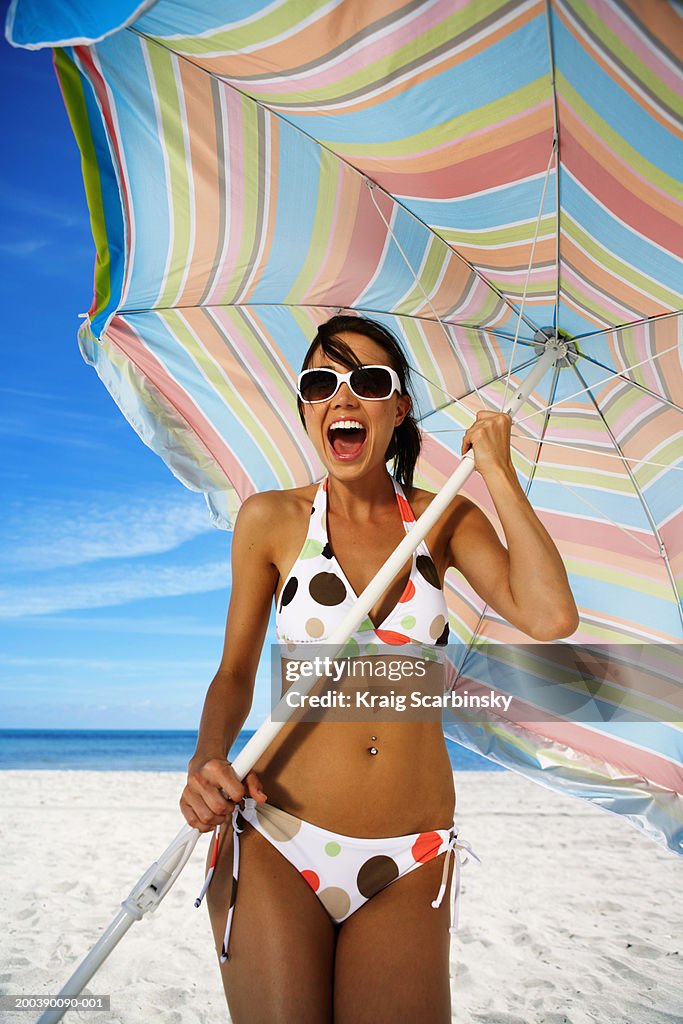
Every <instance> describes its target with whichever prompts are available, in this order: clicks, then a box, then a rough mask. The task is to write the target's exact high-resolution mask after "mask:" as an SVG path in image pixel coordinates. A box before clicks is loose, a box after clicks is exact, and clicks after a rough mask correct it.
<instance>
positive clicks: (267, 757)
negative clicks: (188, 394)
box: [180, 316, 578, 1024]
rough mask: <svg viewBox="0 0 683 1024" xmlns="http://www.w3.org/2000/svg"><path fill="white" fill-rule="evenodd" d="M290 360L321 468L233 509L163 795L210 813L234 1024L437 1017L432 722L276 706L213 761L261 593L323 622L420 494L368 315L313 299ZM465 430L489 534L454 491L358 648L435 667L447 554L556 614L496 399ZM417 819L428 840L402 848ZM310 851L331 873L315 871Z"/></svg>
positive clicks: (443, 791)
mask: <svg viewBox="0 0 683 1024" xmlns="http://www.w3.org/2000/svg"><path fill="white" fill-rule="evenodd" d="M303 367H304V370H305V371H308V372H306V373H302V374H301V376H300V379H299V413H300V416H301V417H302V421H303V423H304V426H305V428H306V431H307V433H308V435H309V437H310V439H311V441H312V443H313V444H314V446H315V448H316V451H317V452H318V455H319V456H320V459H321V461H322V462H323V464H324V465H325V467H326V469H327V476H326V477H325V479H324V480H323V481H321V482H320V483H318V484H310V485H308V486H305V487H298V488H294V489H292V490H288V491H277V492H276V491H271V492H266V493H262V494H255V495H253V496H251V497H250V498H249V499H248V500H247V501H245V502H244V504H243V505H242V507H241V509H240V512H239V515H238V518H237V522H236V524H235V531H234V537H233V543H232V566H233V569H232V580H233V588H232V597H231V601H230V609H229V612H228V620H227V627H226V638H225V650H224V655H223V659H222V662H221V665H220V668H219V670H218V672H217V674H216V676H215V678H214V680H213V682H212V683H211V686H210V687H209V691H208V694H207V697H206V702H205V705H204V711H203V714H202V719H201V725H200V730H199V738H198V743H197V749H196V752H195V754H194V756H193V758H192V760H191V761H190V764H189V770H188V781H187V785H186V787H185V790H184V791H183V794H182V797H181V800H180V805H181V809H182V811H183V814H184V816H185V818H186V820H187V821H188V822H189V824H190V825H192V826H193V827H195V828H198V829H200V830H201V831H204V832H206V831H209V830H212V829H215V828H216V827H217V826H219V825H223V824H224V823H227V822H228V820H229V819H230V817H231V816H232V822H233V826H234V827H233V828H230V827H227V828H221V830H220V837H219V840H217V844H216V848H217V856H216V857H215V871H214V872H213V878H212V881H211V886H210V888H209V890H208V892H209V896H208V904H209V914H210V917H211V923H212V927H213V931H214V936H215V939H216V945H217V949H218V950H219V952H221V953H222V954H223V956H222V958H221V959H222V966H221V971H222V977H223V983H224V987H225V991H226V996H227V1000H228V1005H229V1008H230V1013H231V1015H232V1019H233V1021H234V1022H235V1024H243V1022H248V1024H260V1022H266V1021H267V1022H269V1024H270V1022H273V1021H282V1022H286V1024H290V1022H291V1024H308V1022H310V1024H321V1022H324V1021H334V1022H335V1024H358V1022H360V1021H378V1022H382V1021H392V1022H393V1021H397V1020H406V1021H413V1020H415V1021H418V1020H420V1021H421V1020H429V1021H430V1022H433V1024H437V1022H442V1021H443V1022H445V1021H450V1019H451V1007H450V985H449V938H450V936H449V900H448V898H446V899H445V900H443V899H436V900H435V896H437V893H439V895H440V897H442V896H443V889H444V886H443V885H441V886H440V883H442V881H443V882H444V883H445V884H446V886H450V883H451V877H450V876H451V874H452V872H449V873H448V875H447V877H446V878H444V879H442V874H444V873H445V871H446V870H447V868H448V865H447V858H446V854H447V852H448V850H452V849H453V836H454V831H453V830H452V823H453V814H454V805H455V795H454V789H453V775H452V771H451V767H450V763H449V758H448V754H447V750H446V745H445V740H444V735H443V729H442V726H441V722H440V720H433V721H408V720H406V721H403V722H392V723H385V722H378V721H377V720H376V719H375V723H376V724H374V725H373V724H369V723H368V722H367V721H365V722H355V721H353V722H349V721H346V722H344V723H340V722H339V721H336V722H333V721H320V722H315V723H311V722H301V721H300V722H295V723H288V724H286V725H285V726H283V728H282V730H281V732H280V733H279V734H278V736H277V738H276V740H275V741H274V742H273V743H272V744H271V746H270V747H269V748H268V750H267V751H266V753H265V754H264V755H263V756H262V757H261V758H260V759H259V761H258V762H257V764H256V765H255V766H254V770H253V771H251V772H250V773H249V774H248V776H247V778H246V779H245V780H244V784H243V783H241V782H240V781H239V780H238V779H237V777H236V776H235V774H234V772H233V771H232V769H231V767H230V764H229V762H228V761H227V760H226V753H227V752H228V751H229V750H230V748H231V747H232V745H233V743H234V741H235V739H236V737H237V735H238V733H239V731H240V728H241V727H242V725H243V723H244V721H245V719H246V717H247V715H248V713H249V709H250V707H251V703H252V694H253V685H254V679H255V675H256V669H257V665H258V661H259V656H260V652H261V647H262V644H263V640H264V636H265V632H266V626H267V623H268V617H269V611H270V606H271V600H272V599H273V597H274V598H275V601H276V611H277V632H278V637H279V638H280V639H281V640H286V641H288V642H292V641H294V642H295V643H309V644H310V643H312V642H313V641H315V640H318V641H320V640H324V638H325V637H326V636H328V635H330V632H331V630H332V629H333V628H334V626H335V625H336V624H337V623H338V622H339V621H340V618H341V617H342V616H343V615H344V614H345V612H346V611H347V610H348V607H349V605H350V604H351V603H352V602H353V599H354V595H355V594H359V593H360V592H361V591H362V590H363V589H364V588H365V586H366V585H367V583H368V582H369V581H370V579H371V578H372V577H373V576H374V575H375V574H376V572H377V570H378V569H379V567H380V566H381V565H382V564H383V563H384V561H385V560H386V559H387V557H388V556H389V554H390V553H391V552H392V551H393V550H394V548H395V547H396V545H397V544H398V543H399V542H400V540H401V539H402V537H403V536H404V533H405V531H406V530H407V529H409V528H410V520H411V518H412V515H413V514H414V517H415V518H418V517H419V516H420V515H421V513H422V512H423V511H424V510H425V508H426V507H427V506H428V505H429V503H430V501H431V500H432V498H433V496H434V495H433V494H432V493H431V492H428V491H424V490H421V489H419V488H416V487H413V486H412V475H413V469H414V466H415V461H416V459H417V456H418V454H419V447H420V434H419V430H418V427H417V424H416V422H415V420H414V418H413V416H412V415H411V399H410V397H409V394H408V366H407V363H406V360H405V357H404V355H403V353H402V351H401V348H400V346H399V344H398V342H397V341H396V339H395V338H394V337H393V335H392V334H391V333H390V332H389V331H388V330H387V329H386V328H384V327H383V326H382V325H381V324H378V323H375V322H373V321H370V320H365V319H362V318H357V317H346V316H337V317H334V318H333V319H332V320H330V321H329V322H328V323H326V324H323V325H322V326H321V327H320V329H319V331H318V333H317V335H316V337H315V339H314V340H313V342H312V344H311V347H310V348H309V350H308V352H307V354H306V357H305V359H304V364H303ZM359 367H362V368H369V369H361V370H358V368H359ZM321 370H327V371H328V372H324V373H321V372H320V371H321ZM354 370H355V372H353V371H354ZM329 371H332V372H331V373H330V372H329ZM470 447H471V448H473V450H474V455H475V462H476V468H477V470H478V472H479V473H480V474H481V475H482V477H483V478H484V480H485V482H486V484H487V486H488V489H489V491H490V494H491V497H492V499H493V501H494V504H495V507H496V510H497V512H498V515H499V516H500V520H501V523H502V525H503V528H504V531H505V537H506V540H507V545H508V546H507V549H506V548H505V547H504V546H503V545H502V544H501V543H500V542H499V540H498V537H497V535H496V532H495V531H494V529H493V527H492V525H491V523H490V522H489V520H488V519H487V517H486V516H485V515H484V513H483V512H482V511H481V510H480V509H479V508H478V507H477V506H475V505H474V504H473V503H472V502H470V501H469V500H468V499H467V498H464V497H461V496H458V497H456V499H455V500H454V501H453V503H452V505H451V506H450V508H449V510H448V512H447V513H446V514H445V515H444V516H443V517H442V518H441V520H440V521H439V522H438V523H437V524H436V525H435V526H434V527H433V528H432V530H431V531H430V532H429V534H428V535H427V537H426V544H423V546H421V547H420V548H418V551H417V553H416V554H415V555H414V556H413V558H412V560H411V561H410V562H409V563H408V564H407V565H406V566H405V567H404V570H403V572H402V573H400V574H399V576H398V577H397V578H396V579H395V580H394V582H393V583H392V584H391V586H390V587H389V588H388V590H387V591H386V592H385V593H384V595H383V596H382V598H381V599H380V600H379V601H378V603H377V604H376V605H375V607H374V608H372V609H371V611H370V616H369V620H370V621H369V622H368V621H367V620H366V622H365V624H364V626H365V630H364V631H363V628H362V627H361V630H360V631H357V634H356V635H355V640H356V641H358V642H359V646H360V645H361V643H362V641H366V640H367V639H368V637H370V638H371V639H373V640H375V641H376V642H378V643H382V644H385V645H386V644H389V645H391V644H396V643H398V644H403V643H404V642H405V640H406V639H408V640H410V641H411V642H412V643H417V644H420V645H422V648H421V649H422V650H424V651H425V652H428V651H429V649H430V645H431V651H432V654H431V656H430V657H431V658H432V659H433V657H434V652H435V651H436V652H437V658H436V661H437V663H438V661H439V660H440V658H439V657H438V653H439V651H440V649H441V648H442V647H443V645H444V644H445V643H446V641H447V635H448V626H447V622H448V616H447V610H446V605H445V601H444V598H443V591H442V587H443V577H444V573H445V572H446V569H447V568H448V567H449V566H455V567H456V568H457V569H458V570H459V571H460V572H462V573H463V575H464V576H465V577H466V579H467V580H468V581H469V583H470V584H471V586H472V587H474V589H475V590H476V591H477V593H478V594H479V595H480V596H481V597H482V598H483V600H484V601H486V602H487V604H489V605H490V606H491V607H492V608H494V609H495V610H496V611H497V612H498V613H499V614H500V615H501V616H504V617H505V618H506V619H507V620H508V621H509V622H511V623H512V624H513V625H514V626H516V627H517V628H518V629H520V630H522V631H523V632H524V633H526V634H527V635H529V636H530V637H533V638H534V639H537V640H554V639H557V638H559V637H564V636H568V635H569V634H570V633H572V632H573V631H574V630H575V629H576V627H577V623H578V616H577V612H576V606H575V604H574V600H573V598H572V594H571V591H570V589H569V585H568V582H567V575H566V572H565V570H564V566H563V564H562V561H561V559H560V556H559V554H558V552H557V549H556V548H555V546H554V544H553V542H552V540H551V538H550V537H549V535H548V533H547V532H546V530H545V529H544V527H543V526H542V524H541V523H540V521H539V520H538V518H537V517H536V515H535V513H534V511H533V509H532V508H531V506H530V504H529V502H528V501H527V499H526V497H525V495H524V493H523V491H522V489H521V488H520V486H519V483H518V481H517V477H516V474H515V471H514V469H513V466H512V462H511V459H510V417H509V416H508V415H507V414H504V413H496V412H488V411H485V412H480V413H478V415H477V419H476V422H475V423H474V424H473V425H472V426H471V427H470V428H469V430H467V432H466V433H465V436H464V438H463V444H462V452H463V454H464V453H465V452H466V451H467V450H468V449H469V448H470ZM392 457H395V460H396V461H395V464H394V465H395V479H394V478H392V477H391V476H390V475H389V473H388V471H387V466H386V463H387V460H388V459H390V458H392ZM342 567H343V568H342ZM406 612H409V613H410V614H406ZM444 626H445V628H444ZM389 627H391V628H389ZM401 630H403V631H404V633H405V634H406V635H403V636H401ZM382 649H383V650H384V651H386V649H387V648H386V647H384V648H382ZM396 649H397V650H398V648H396ZM406 649H407V648H406ZM285 689H286V686H283V692H284V690H285ZM369 717H370V719H371V721H372V717H371V716H369ZM266 794H267V796H266ZM243 798H245V799H243ZM266 801H267V803H266ZM240 802H241V807H242V810H241V811H240V812H239V814H238V812H237V811H236V810H235V808H236V806H237V805H239V804H240ZM323 830H325V831H323ZM234 834H236V835H237V836H238V844H237V845H238V851H239V890H238V891H239V898H236V894H237V886H236V885H235V886H233V884H232V879H233V852H234V846H233V844H234V842H235V840H234V838H233V835H234ZM425 836H429V837H431V838H432V840H433V845H432V847H431V849H430V850H429V851H427V852H426V853H423V855H420V854H419V853H416V852H415V851H416V850H417V849H420V848H421V846H420V844H421V843H423V841H424V839H425ZM349 837H352V838H349ZM209 856H211V851H210V853H209ZM307 858H310V865H309V867H308V868H306V867H305V865H306V864H307V863H308V861H307ZM316 858H317V859H316ZM354 858H355V859H354ZM359 858H360V861H359ZM450 859H451V860H452V858H450ZM332 860H334V870H336V871H337V872H338V874H337V876H334V875H332V876H330V877H332V878H333V879H334V878H342V879H343V881H342V883H341V884H332V885H330V884H329V880H328V881H327V882H326V881H325V879H324V877H323V873H324V872H325V871H326V870H327V867H328V865H330V864H331V862H332ZM359 862H363V866H364V867H365V865H366V864H367V863H369V862H371V866H372V867H373V868H376V867H377V866H379V867H380V868H382V869H384V868H386V866H387V865H388V864H390V867H391V870H390V871H389V873H388V875H387V876H386V877H385V878H384V879H383V880H382V879H381V880H380V883H379V884H378V883H377V879H376V878H374V879H373V878H370V879H368V878H367V877H366V876H365V875H363V873H362V871H361V870H358V871H356V869H357V867H358V864H359ZM340 872H341V874H340ZM380 875H381V871H380ZM209 877H211V876H210V875H209ZM388 883H390V884H388ZM359 890H360V891H359ZM229 906H230V913H228V908H229ZM233 910H234V913H233ZM233 917H234V921H233V920H232V919H233ZM226 920H227V924H228V927H227V929H226ZM226 930H227V931H228V932H229V938H227V939H226ZM224 943H225V945H229V949H225V948H224ZM226 955H228V956H229V958H228V959H226V958H225V957H226Z"/></svg>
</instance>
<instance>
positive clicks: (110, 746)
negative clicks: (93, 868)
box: [0, 729, 505, 772]
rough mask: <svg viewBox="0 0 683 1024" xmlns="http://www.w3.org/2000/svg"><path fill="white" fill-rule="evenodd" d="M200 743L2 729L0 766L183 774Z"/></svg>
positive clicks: (469, 761) (175, 734) (235, 750)
mask: <svg viewBox="0 0 683 1024" xmlns="http://www.w3.org/2000/svg"><path fill="white" fill-rule="evenodd" d="M253 735H254V730H253V729H251V730H250V729H244V730H243V731H242V732H241V733H240V734H239V736H238V737H237V740H236V741H235V743H234V745H233V747H232V750H231V751H230V754H229V757H230V760H233V759H234V758H235V757H236V756H237V754H239V752H240V750H242V748H243V747H244V745H245V744H246V742H247V741H248V740H249V739H251V737H252V736H253ZM196 741H197V733H196V732H194V731H192V730H187V731H184V730H176V729H173V730H150V731H145V730H137V729H111V730H99V729H0V769H1V768H23V769H35V768H44V769H52V770H56V769H57V770H59V769H62V768H81V769H86V768H87V769H88V770H90V771H142V772H184V771H186V769H187V762H188V761H189V759H190V757H191V756H192V754H193V753H194V748H195V743H196ZM446 743H447V746H448V752H449V755H450V759H451V764H452V765H453V769H454V770H457V771H504V770H505V769H502V768H499V767H498V766H497V765H495V764H493V762H491V761H487V760H486V758H483V757H480V756H479V755H478V754H474V753H472V751H471V750H467V749H466V748H465V747H461V746H459V744H457V743H452V742H451V741H450V740H447V741H446Z"/></svg>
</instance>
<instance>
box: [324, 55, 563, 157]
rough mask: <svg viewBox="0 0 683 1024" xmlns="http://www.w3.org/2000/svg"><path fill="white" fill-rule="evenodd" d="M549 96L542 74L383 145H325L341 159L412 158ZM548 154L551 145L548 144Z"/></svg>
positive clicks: (491, 123)
mask: <svg viewBox="0 0 683 1024" xmlns="http://www.w3.org/2000/svg"><path fill="white" fill-rule="evenodd" d="M549 93H550V77H549V75H542V76H541V77H540V78H537V79H536V80H535V81H534V82H531V83H530V84H529V85H525V86H523V87H522V88H521V89H517V90H516V91H515V92H511V93H508V94H507V95H506V96H503V97H501V98H500V99H497V100H494V101H493V102H492V103H487V104H485V105H484V106H483V107H478V108H477V109H476V110H471V111H467V112H466V113H465V114H461V115H459V116H458V117H453V118H451V119H450V120H448V121H444V122H442V123H441V124H438V125H430V127H429V128H426V129H425V130H424V131H422V132H417V133H416V134H415V135H407V136H405V137H404V138H401V139H396V140H392V141H391V142H384V143H382V142H365V143H363V142H354V143H346V142H336V141H331V140H328V143H327V144H328V145H330V146H333V147H334V150H335V152H336V153H339V154H340V156H348V157H355V158H359V157H367V158H369V159H375V160H379V159H386V158H388V157H402V156H409V157H414V155H415V154H416V153H421V152H424V151H426V150H428V149H432V148H433V147H436V146H444V145H448V144H452V143H453V140H454V139H459V138H462V137H463V136H464V135H467V134H469V133H470V132H474V131H475V130H479V131H480V130H481V129H482V128H484V127H486V126H488V127H490V128H492V129H493V128H495V126H496V125H498V124H500V122H501V121H506V120H507V119H508V118H510V117H513V116H515V115H516V116H519V112H520V110H527V109H528V108H530V107H532V106H535V105H536V104H538V103H540V102H541V101H542V100H547V98H548V96H549ZM333 123H334V122H333ZM473 155H477V154H473ZM548 155H550V143H548ZM490 158H491V159H492V160H495V159H496V156H495V153H491V154H490Z"/></svg>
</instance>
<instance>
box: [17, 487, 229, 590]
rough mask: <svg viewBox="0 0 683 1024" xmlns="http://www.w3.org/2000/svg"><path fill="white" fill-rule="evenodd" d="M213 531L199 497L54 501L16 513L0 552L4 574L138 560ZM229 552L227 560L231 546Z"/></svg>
mask: <svg viewBox="0 0 683 1024" xmlns="http://www.w3.org/2000/svg"><path fill="white" fill-rule="evenodd" d="M214 532H215V527H214V526H212V524H211V521H210V519H209V513H208V510H207V508H206V505H205V504H204V500H203V498H201V497H200V496H199V495H190V494H187V495H182V494H178V495H156V496H155V495H151V496H150V497H149V499H143V498H139V497H137V498H129V497H126V496H125V495H121V494H115V495H103V496H100V497H99V498H93V497H92V496H90V497H88V498H86V499H85V500H84V501H83V502H79V503H76V502H73V501H69V502H65V501H50V502H45V503H43V504H42V505H41V506H40V507H39V509H38V510H36V511H32V512H31V513H30V515H29V517H28V518H27V519H24V518H22V517H20V516H19V515H18V514H17V513H16V512H15V513H14V514H13V515H12V516H11V517H10V520H9V522H7V523H6V525H5V529H4V533H5V536H6V537H7V539H8V540H10V541H11V544H8V545H7V546H6V547H5V548H4V550H2V549H0V569H1V570H4V571H5V572H7V571H17V570H21V571H44V570H46V569H58V568H65V567H67V566H76V565H85V564H87V563H90V562H97V561H100V560H101V559H112V558H138V557H140V556H145V555H155V554H160V553H162V552H166V551H172V550H173V549H175V548H177V547H179V546H180V545H181V544H184V543H186V542H187V541H190V540H193V539H194V538H195V537H199V536H200V535H202V534H205V533H214ZM225 550H226V555H227V550H228V548H227V542H226V549H225ZM107 603H109V602H107ZM116 603H118V602H116ZM64 607H74V606H73V605H65V606H64ZM75 607H80V606H79V605H78V606H75Z"/></svg>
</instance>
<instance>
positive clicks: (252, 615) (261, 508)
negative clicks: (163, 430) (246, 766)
mask: <svg viewBox="0 0 683 1024" xmlns="http://www.w3.org/2000/svg"><path fill="white" fill-rule="evenodd" d="M273 505H274V502H273V494H272V492H267V493H264V494H254V495H252V496H251V497H250V498H247V500H246V501H245V502H244V503H243V505H242V506H241V508H240V511H239V513H238V516H237V520H236V522H235V529H234V532H233V539H232V593H231V597H230V607H229V609H228V618H227V623H226V627H225V643H224V646H223V656H222V658H221V662H220V665H219V667H218V671H217V672H216V674H215V676H214V678H213V680H212V682H211V684H210V686H209V689H208V691H207V694H206V698H205V700H204V708H203V711H202V716H201V721H200V725H199V735H198V737H197V746H196V749H195V752H194V754H193V755H192V758H191V760H190V762H189V765H188V783H187V786H186V787H185V790H184V791H183V794H182V796H181V798H180V806H181V810H182V811H183V814H184V815H185V818H186V820H187V821H188V822H189V824H190V825H192V826H193V827H195V828H200V829H201V830H202V831H206V830H208V829H209V828H214V827H215V825H216V824H219V823H220V822H222V821H224V820H225V818H226V817H227V815H228V814H229V813H231V811H232V807H231V806H230V803H228V802H226V801H225V800H224V799H223V797H222V796H221V795H220V790H221V789H222V790H224V792H225V793H227V794H228V795H229V797H230V798H231V801H232V804H233V806H234V803H235V802H239V801H240V800H241V799H242V797H243V796H245V795H246V790H247V788H248V790H249V795H250V796H252V797H254V798H255V799H259V798H260V800H261V801H263V800H264V799H265V795H264V794H263V790H262V788H261V784H260V782H259V780H258V777H257V776H256V774H255V773H254V772H250V773H249V774H248V775H247V777H246V779H245V783H246V787H245V786H244V785H243V784H242V783H241V782H240V781H239V780H238V779H237V777H236V776H235V773H234V771H233V770H232V768H231V767H230V766H229V764H228V762H227V760H226V757H227V754H228V751H229V750H230V748H231V747H232V745H233V743H234V742H235V740H236V738H237V736H238V734H239V731H240V729H241V728H242V726H243V725H244V722H245V720H246V718H247V715H248V714H249V710H250V708H251V704H252V700H253V696H254V682H255V679H256V670H257V668H258V663H259V658H260V655H261V648H262V647H263V640H264V637H265V634H266V629H267V627H268V617H269V614H270V604H271V601H272V598H273V594H274V592H275V586H276V584H277V579H278V571H277V568H276V567H275V564H274V562H273V558H272V541H273V536H274V516H273Z"/></svg>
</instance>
